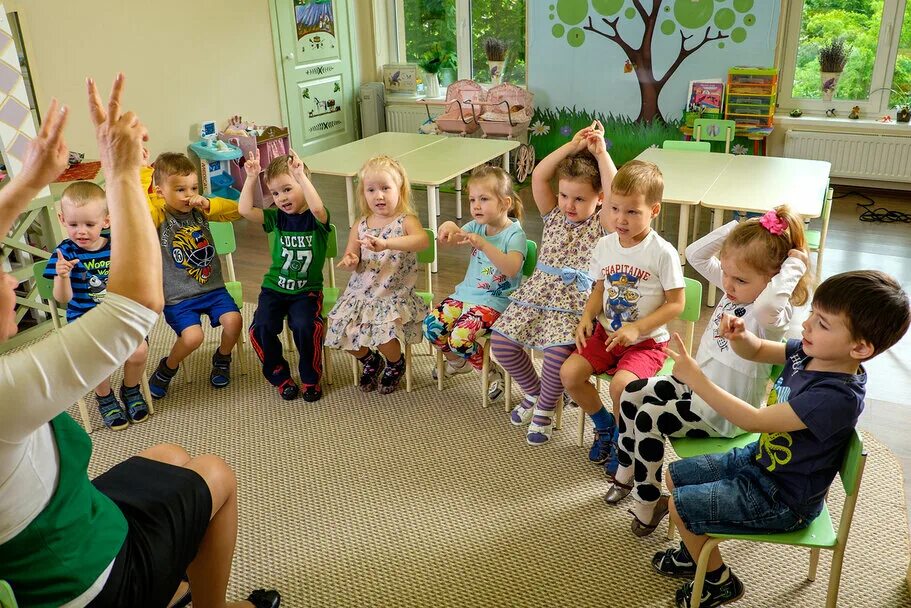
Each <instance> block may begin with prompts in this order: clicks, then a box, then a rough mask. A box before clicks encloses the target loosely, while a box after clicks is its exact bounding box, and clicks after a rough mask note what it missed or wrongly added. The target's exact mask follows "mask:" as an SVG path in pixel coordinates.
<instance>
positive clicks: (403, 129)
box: [386, 103, 443, 133]
mask: <svg viewBox="0 0 911 608" xmlns="http://www.w3.org/2000/svg"><path fill="white" fill-rule="evenodd" d="M442 109H443V108H442V107H434V106H431V108H430V115H431V116H434V117H436V116H437V115H438V114H440V113H441V111H442ZM425 120H427V110H426V109H424V105H423V104H418V103H387V104H386V130H387V131H395V132H398V133H417V132H418V128H419V127H420V126H421V125H422V124H424V121H425Z"/></svg>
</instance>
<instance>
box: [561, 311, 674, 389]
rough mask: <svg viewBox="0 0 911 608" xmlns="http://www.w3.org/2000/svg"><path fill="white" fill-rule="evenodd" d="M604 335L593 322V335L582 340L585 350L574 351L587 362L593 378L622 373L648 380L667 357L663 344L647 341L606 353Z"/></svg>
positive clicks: (600, 326)
mask: <svg viewBox="0 0 911 608" xmlns="http://www.w3.org/2000/svg"><path fill="white" fill-rule="evenodd" d="M607 339H608V338H607V332H606V331H604V326H603V325H601V323H599V322H598V321H595V333H594V335H593V336H592V337H591V338H589V339H588V340H586V342H585V348H584V349H582V350H580V351H577V352H578V353H579V354H580V355H582V357H584V358H585V360H586V361H588V362H589V363H590V364H591V366H592V369H594V370H595V373H596V374H611V375H613V374H616V373H617V370H620V369H625V370H626V371H628V372H631V373H633V374H635V375H636V377H637V378H651V377H652V376H654V375H655V374H657V373H658V370H660V369H661V367H662V366H663V365H664V360H665V359H667V355H665V354H664V351H663V350H662V349H663V348H664V347H665V346H666V345H667V342H655V341H654V340H652V339H651V338H649V339H648V340H644V341H642V342H639V343H638V344H633V345H632V346H615V347H614V349H613V350H612V351H611V352H607V344H606V342H607Z"/></svg>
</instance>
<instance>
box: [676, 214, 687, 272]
mask: <svg viewBox="0 0 911 608" xmlns="http://www.w3.org/2000/svg"><path fill="white" fill-rule="evenodd" d="M689 227H690V206H689V205H680V225H679V226H677V253H679V254H680V265H681V266H682V265H683V264H686V253H685V252H686V234H687V232H689Z"/></svg>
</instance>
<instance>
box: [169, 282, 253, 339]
mask: <svg viewBox="0 0 911 608" xmlns="http://www.w3.org/2000/svg"><path fill="white" fill-rule="evenodd" d="M226 312H238V313H239V312H240V309H239V308H237V304H235V303H234V298H232V297H231V294H229V293H228V290H227V289H225V288H224V287H219V288H218V289H214V290H212V291H208V292H206V293H204V294H202V295H201V296H196V297H194V298H188V299H186V300H184V301H183V302H178V303H177V304H169V305H167V306H165V307H164V320H165V321H167V323H168V325H170V326H171V329H173V330H174V331H175V332H176V333H177V335H178V336H179V335H180V334H182V333H183V330H185V329H186V328H188V327H191V326H193V325H200V324H201V317H202V315H206V316H207V317H209V322H210V323H211V324H212V327H218V326H219V325H220V323H219V321H218V319H219V318H220V317H221V316H222V315H223V314H225V313H226Z"/></svg>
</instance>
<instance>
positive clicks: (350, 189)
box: [345, 176, 357, 228]
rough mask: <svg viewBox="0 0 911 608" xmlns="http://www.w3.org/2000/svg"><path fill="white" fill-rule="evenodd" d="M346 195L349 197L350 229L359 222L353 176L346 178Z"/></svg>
mask: <svg viewBox="0 0 911 608" xmlns="http://www.w3.org/2000/svg"><path fill="white" fill-rule="evenodd" d="M345 195H346V196H347V197H348V227H349V228H350V227H351V226H354V222H355V220H357V211H356V209H355V202H354V178H353V177H351V176H347V177H345Z"/></svg>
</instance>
